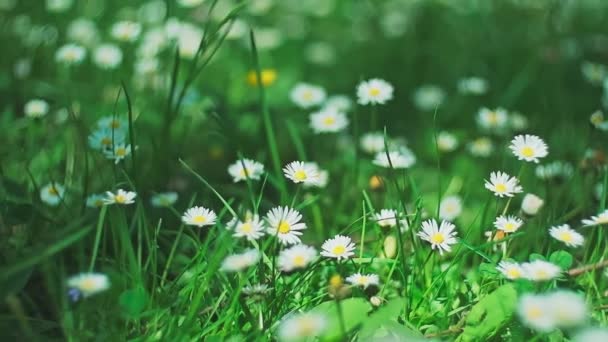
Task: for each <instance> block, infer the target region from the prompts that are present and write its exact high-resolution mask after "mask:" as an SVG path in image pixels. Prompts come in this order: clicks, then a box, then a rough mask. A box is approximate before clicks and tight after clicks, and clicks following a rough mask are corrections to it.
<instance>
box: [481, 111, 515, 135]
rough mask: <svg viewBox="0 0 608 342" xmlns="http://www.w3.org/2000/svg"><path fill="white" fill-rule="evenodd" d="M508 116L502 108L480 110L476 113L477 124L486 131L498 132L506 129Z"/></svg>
mask: <svg viewBox="0 0 608 342" xmlns="http://www.w3.org/2000/svg"><path fill="white" fill-rule="evenodd" d="M508 123H509V116H508V114H507V111H506V110H505V109H503V108H496V109H494V110H490V109H487V108H481V109H480V110H479V112H477V124H478V125H479V126H480V127H481V128H483V129H486V130H492V131H500V130H503V129H504V128H506V127H507V124H508Z"/></svg>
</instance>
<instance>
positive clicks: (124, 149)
mask: <svg viewBox="0 0 608 342" xmlns="http://www.w3.org/2000/svg"><path fill="white" fill-rule="evenodd" d="M103 154H104V155H105V156H106V158H107V159H112V160H114V163H115V164H118V163H119V162H120V161H121V160H123V159H125V158H126V157H127V156H128V155H129V154H131V145H129V144H124V143H122V144H114V145H110V148H109V149H105V150H104V151H103Z"/></svg>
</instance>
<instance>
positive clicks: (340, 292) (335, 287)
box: [327, 274, 350, 299]
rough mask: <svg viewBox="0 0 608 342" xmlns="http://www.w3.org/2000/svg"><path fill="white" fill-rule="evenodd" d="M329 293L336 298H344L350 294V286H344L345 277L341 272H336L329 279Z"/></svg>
mask: <svg viewBox="0 0 608 342" xmlns="http://www.w3.org/2000/svg"><path fill="white" fill-rule="evenodd" d="M327 292H329V295H330V296H332V297H333V298H336V299H342V298H344V297H346V296H348V295H349V294H350V288H349V287H348V286H344V279H343V278H342V276H340V275H339V274H334V275H333V276H331V278H330V279H329V286H328V289H327Z"/></svg>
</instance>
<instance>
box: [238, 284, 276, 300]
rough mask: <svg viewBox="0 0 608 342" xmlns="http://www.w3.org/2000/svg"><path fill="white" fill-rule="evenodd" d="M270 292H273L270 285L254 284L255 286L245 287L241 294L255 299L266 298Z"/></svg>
mask: <svg viewBox="0 0 608 342" xmlns="http://www.w3.org/2000/svg"><path fill="white" fill-rule="evenodd" d="M270 290H271V288H270V287H268V285H266V284H254V285H247V286H245V287H243V289H242V290H241V292H242V293H243V294H244V295H245V296H249V297H255V296H264V295H266V294H267V293H268V292H270Z"/></svg>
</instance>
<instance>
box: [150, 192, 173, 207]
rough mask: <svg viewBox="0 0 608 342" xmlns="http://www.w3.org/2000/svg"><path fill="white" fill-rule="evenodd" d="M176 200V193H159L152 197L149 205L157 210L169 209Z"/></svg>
mask: <svg viewBox="0 0 608 342" xmlns="http://www.w3.org/2000/svg"><path fill="white" fill-rule="evenodd" d="M177 198H178V196H177V192H174V191H170V192H161V193H158V194H155V195H154V196H152V198H151V199H150V204H152V206H153V207H157V208H162V207H170V206H172V205H173V204H175V202H177Z"/></svg>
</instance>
